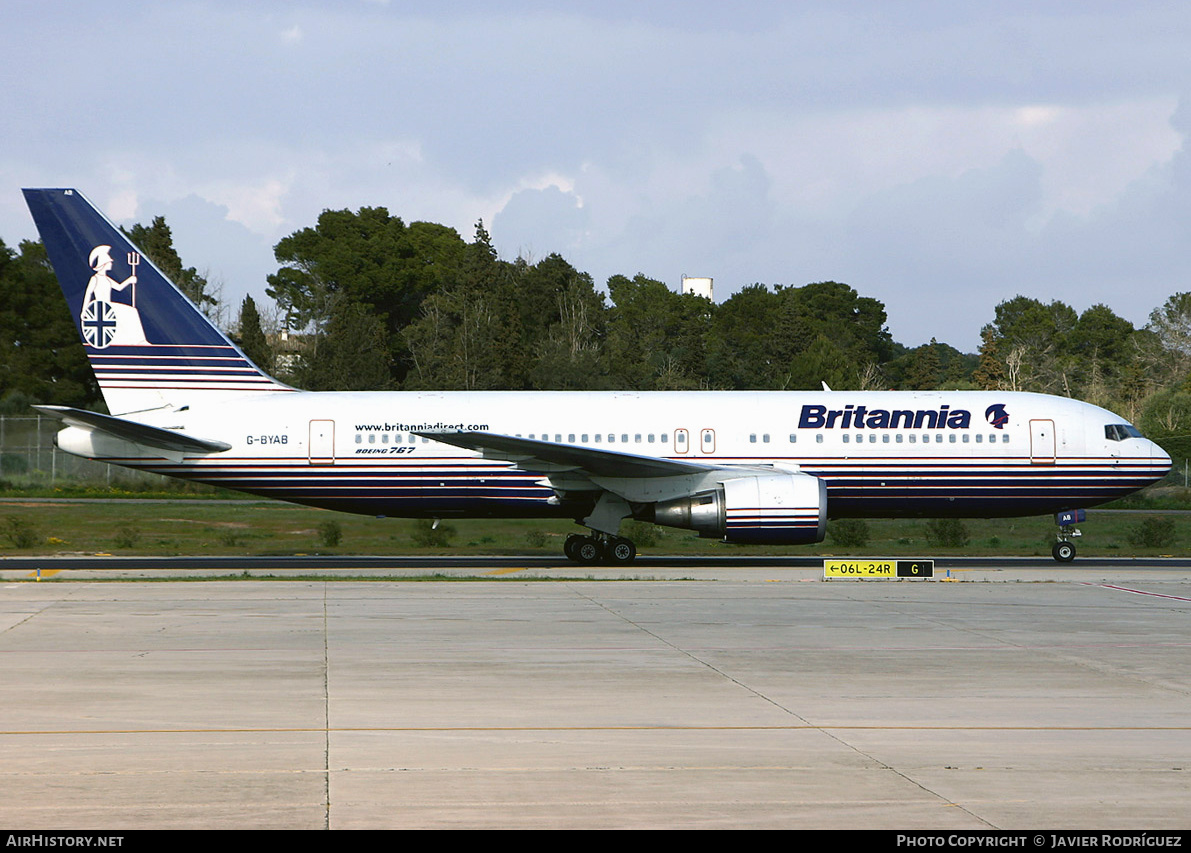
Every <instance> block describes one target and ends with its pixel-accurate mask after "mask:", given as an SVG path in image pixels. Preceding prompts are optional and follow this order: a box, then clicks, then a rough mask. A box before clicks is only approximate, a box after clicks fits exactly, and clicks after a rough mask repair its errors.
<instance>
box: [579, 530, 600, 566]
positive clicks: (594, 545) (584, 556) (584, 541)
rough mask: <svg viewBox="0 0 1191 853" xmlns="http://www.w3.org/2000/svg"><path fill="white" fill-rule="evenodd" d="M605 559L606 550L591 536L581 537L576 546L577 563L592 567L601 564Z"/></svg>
mask: <svg viewBox="0 0 1191 853" xmlns="http://www.w3.org/2000/svg"><path fill="white" fill-rule="evenodd" d="M603 557H604V549H603V548H601V547H600V543H599V542H597V541H596V540H595V539H594V538H593V537H591V536H580V537H579V542H578V544H576V545H575V561H576V562H579V563H583V564H584V565H587V566H591V565H595V564H596V563H598V562H600V561H601V560H602V559H603Z"/></svg>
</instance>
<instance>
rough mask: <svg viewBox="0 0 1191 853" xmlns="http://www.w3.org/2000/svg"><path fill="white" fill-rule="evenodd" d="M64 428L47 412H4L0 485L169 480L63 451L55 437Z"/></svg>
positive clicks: (144, 483)
mask: <svg viewBox="0 0 1191 853" xmlns="http://www.w3.org/2000/svg"><path fill="white" fill-rule="evenodd" d="M60 429H62V422H61V421H59V420H58V419H57V418H50V417H45V416H43V415H31V416H28V417H26V416H14V415H0V485H3V484H4V483H7V484H9V485H13V486H36V485H51V486H52V485H56V484H63V485H65V484H75V483H79V484H88V485H109V486H110V485H112V484H113V483H128V484H135V485H138V486H156V485H158V484H161V483H164V482H166V481H167V478H165V477H161V476H158V475H157V474H146V473H142V472H140V471H133V470H130V469H128V468H121V467H119V466H117V465H108V464H107V463H106V462H92V461H91V460H90V459H82V458H80V457H78V456H72V455H70V454H69V453H63V452H62V451H61V450H59V449H58V448H57V447H55V446H54V436H55V435H56V434H57V432H58V430H60Z"/></svg>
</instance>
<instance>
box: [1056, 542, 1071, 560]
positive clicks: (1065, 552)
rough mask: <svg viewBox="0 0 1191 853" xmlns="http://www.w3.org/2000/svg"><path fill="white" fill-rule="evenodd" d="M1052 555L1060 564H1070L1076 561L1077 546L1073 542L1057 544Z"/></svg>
mask: <svg viewBox="0 0 1191 853" xmlns="http://www.w3.org/2000/svg"><path fill="white" fill-rule="evenodd" d="M1050 554H1051V556H1052V557H1054V558H1055V559H1056V560H1057V561H1058V562H1060V563H1070V562H1071V561H1072V560H1074V559H1075V545H1074V544H1073V543H1071V542H1056V543H1055V544H1054V545H1053V546H1052V547H1051V549H1050Z"/></svg>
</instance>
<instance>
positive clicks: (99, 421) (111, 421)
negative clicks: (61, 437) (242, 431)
mask: <svg viewBox="0 0 1191 853" xmlns="http://www.w3.org/2000/svg"><path fill="white" fill-rule="evenodd" d="M33 408H35V409H37V411H39V412H41V413H42V414H45V415H49V416H50V417H52V418H57V419H58V420H60V421H63V422H64V423H66V424H67V425H69V426H74V427H81V428H83V429H90V430H98V431H100V432H106V433H108V434H109V435H113V436H115V437H116V438H122V439H124V440H125V441H131V442H133V443H135V444H142V445H145V446H147V447H155V448H158V449H160V450H169V451H173V452H175V453H219V452H220V451H223V450H230V449H231V447H232V446H231V445H230V444H228V443H227V442H224V441H214V440H211V439H206V438H195V437H194V436H190V435H185V434H183V433H180V432H174V431H173V430H169V429H162V428H161V427H155V426H149V425H148V424H142V423H137V422H136V421H128V420H124V419H123V418H114V417H112V416H111V415H101V414H100V413H99V412H88V411H86V410H85V409H72V408H70V407H69V406H34V407H33Z"/></svg>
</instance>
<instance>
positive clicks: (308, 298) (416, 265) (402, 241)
mask: <svg viewBox="0 0 1191 853" xmlns="http://www.w3.org/2000/svg"><path fill="white" fill-rule="evenodd" d="M467 248H468V244H466V243H464V242H463V240H462V239H461V238H460V237H459V234H458V232H456V231H455V230H454V229H453V228H447V227H446V226H443V225H436V224H434V223H430V222H414V223H412V224H410V225H408V226H407V225H406V224H405V223H404V222H403V221H402V220H401V219H400V218H399V217H396V216H391V215H390V214H389V211H388V210H386V209H385V208H383V207H362V208H360V210H359V211H357V212H355V213H353V212H351V211H349V210H324V211H323V212H322V214H320V215H319V218H318V224H317V225H315V226H314V227H313V228H303V229H301V230H299V231H295V232H294V233H293V234H291V235H289V236H288V237H285V238H284V239H282V240H281V241H280V242H279V243H278V244H277V246H276V247H275V249H274V255H275V256H276V258H277V261H278V262H279V263H280V264H281V265H282V266H281V267H280V269H278V271H277V272H276V273H275V274H274V275H270V276H269V277H268V281H269V287H268V290H267V293H268V295H269V296H270V297H272V298H273V299H274V300H276V302H277V305H278V307H279V308H280V309H281V311H282V312H283V313H284V315H285V317H286V325H287V327H288V328H290V329H294V330H298V331H303V330H305V331H312V332H315V333H318V334H325V333H326V331H327V325H328V323H329V321H330V319H331V315H332V313H333V312H335V311H344V310H346V309H345V308H344V307H343V304H342V301H344V300H346V302H348V303H354V304H359V305H361V306H364V309H365V310H366V311H367V312H368V313H371V314H372V315H373V316H374V317H376V319H377V320H378V321H379V322H380V323H381V326H382V328H383V329H384V330H385V333H386V335H387V349H388V356H387V357H386V359H385V361H386V362H387V363H388V364H390V365H391V370H392V374H393V375H392V378H393V380H394V381H399V380H401V379H402V378H403V377H404V375H405V373H406V370H407V369H408V368H409V366H410V363H411V362H410V359H409V357H408V354H407V353H406V351H405V346H406V339H405V337H404V335H403V331H404V330H405V328H406V327H407V326H409V325H410V323H412V322H414V321H415V320H417V319H418V318H419V317H420V316H421V314H422V302H423V301H424V300H425V299H426V298H427V297H429V296H430V295H431V294H433V293H436V292H439V291H442V290H444V289H447V288H450V287H453V286H457V285H458V284H459V282H460V280H461V277H462V276H463V274H464V271H463V265H464V263H465V261H466V258H465V255H466V253H467Z"/></svg>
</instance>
